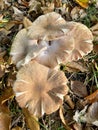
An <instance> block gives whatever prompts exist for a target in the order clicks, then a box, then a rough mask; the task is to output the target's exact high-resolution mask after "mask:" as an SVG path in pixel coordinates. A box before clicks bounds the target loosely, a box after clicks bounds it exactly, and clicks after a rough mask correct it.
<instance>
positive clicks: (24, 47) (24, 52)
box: [10, 29, 46, 67]
mask: <svg viewBox="0 0 98 130" xmlns="http://www.w3.org/2000/svg"><path fill="white" fill-rule="evenodd" d="M45 48H46V46H44V45H43V44H40V45H38V44H37V40H30V39H29V38H28V37H27V31H26V29H22V30H21V31H19V32H18V34H17V35H16V37H15V39H14V41H13V44H12V47H11V52H10V55H11V56H12V62H13V63H15V64H16V66H17V67H20V66H21V65H24V64H26V63H28V62H29V61H30V60H31V59H34V58H35V57H36V56H37V55H38V54H39V53H40V52H41V51H42V50H44V49H45Z"/></svg>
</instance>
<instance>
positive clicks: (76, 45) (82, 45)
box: [35, 22, 93, 68]
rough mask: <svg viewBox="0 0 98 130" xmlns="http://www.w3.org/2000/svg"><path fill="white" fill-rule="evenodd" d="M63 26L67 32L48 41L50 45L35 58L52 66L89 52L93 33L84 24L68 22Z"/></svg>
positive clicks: (74, 59) (75, 59)
mask: <svg viewBox="0 0 98 130" xmlns="http://www.w3.org/2000/svg"><path fill="white" fill-rule="evenodd" d="M65 28H66V29H67V30H69V32H68V33H66V34H65V35H64V36H62V37H60V38H59V39H55V40H53V41H50V46H48V47H47V49H45V50H44V51H42V52H41V53H40V54H39V55H38V56H37V57H36V58H35V59H36V60H37V61H38V62H39V63H41V64H43V65H46V66H48V67H51V68H53V67H55V66H57V65H58V64H60V63H68V62H71V61H77V60H79V59H80V58H82V57H83V56H85V55H87V54H88V53H89V52H91V50H92V49H93V44H92V41H93V35H92V33H91V31H90V30H89V29H88V28H87V27H86V26H85V25H83V24H81V23H76V22H68V23H66V25H65Z"/></svg>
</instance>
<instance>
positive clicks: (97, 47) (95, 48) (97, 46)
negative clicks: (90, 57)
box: [93, 44, 98, 53]
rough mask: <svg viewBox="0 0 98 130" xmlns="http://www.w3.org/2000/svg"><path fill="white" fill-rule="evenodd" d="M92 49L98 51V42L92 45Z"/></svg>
mask: <svg viewBox="0 0 98 130" xmlns="http://www.w3.org/2000/svg"><path fill="white" fill-rule="evenodd" d="M93 48H94V51H95V52H96V53H98V44H96V45H94V47H93Z"/></svg>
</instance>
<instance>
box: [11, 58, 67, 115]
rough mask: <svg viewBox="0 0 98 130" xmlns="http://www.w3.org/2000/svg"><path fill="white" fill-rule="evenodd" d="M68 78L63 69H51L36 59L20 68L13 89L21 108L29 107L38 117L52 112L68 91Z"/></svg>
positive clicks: (56, 108)
mask: <svg viewBox="0 0 98 130" xmlns="http://www.w3.org/2000/svg"><path fill="white" fill-rule="evenodd" d="M66 84H67V78H66V77H65V75H64V73H63V72H62V71H56V70H53V69H49V68H48V67H45V66H43V65H41V64H39V63H37V62H36V61H34V60H33V61H30V62H29V64H26V65H24V66H23V67H21V68H20V70H19V71H18V74H17V79H16V81H15V83H14V87H13V90H14V92H15V95H16V100H17V102H18V103H19V106H20V107H21V108H24V107H27V108H28V110H29V112H30V113H31V114H33V115H35V116H37V117H41V116H43V115H44V113H46V114H51V113H53V112H55V111H56V110H58V109H59V107H60V106H61V105H62V103H63V96H64V95H66V94H67V93H68V87H67V85H66Z"/></svg>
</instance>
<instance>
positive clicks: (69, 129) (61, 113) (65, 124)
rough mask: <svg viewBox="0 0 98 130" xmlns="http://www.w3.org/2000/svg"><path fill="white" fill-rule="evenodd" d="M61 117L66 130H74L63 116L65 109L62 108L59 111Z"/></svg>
mask: <svg viewBox="0 0 98 130" xmlns="http://www.w3.org/2000/svg"><path fill="white" fill-rule="evenodd" d="M59 116H60V119H61V121H62V123H63V124H64V126H65V129H66V130H72V129H71V128H70V127H69V126H68V125H67V122H66V121H65V118H64V115H63V107H62V106H61V107H60V109H59Z"/></svg>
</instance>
